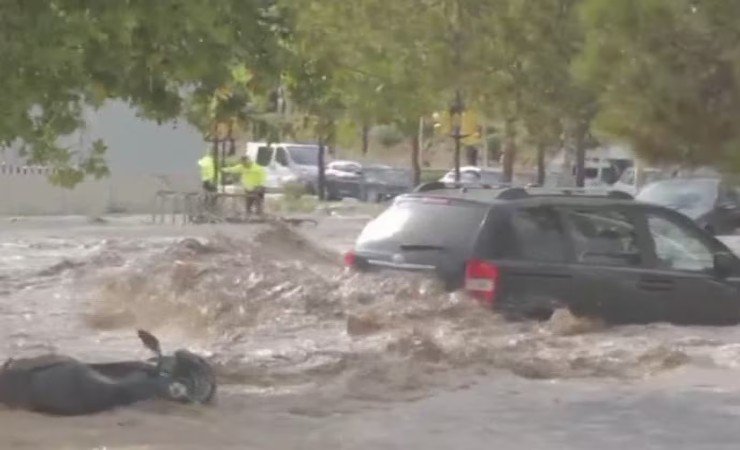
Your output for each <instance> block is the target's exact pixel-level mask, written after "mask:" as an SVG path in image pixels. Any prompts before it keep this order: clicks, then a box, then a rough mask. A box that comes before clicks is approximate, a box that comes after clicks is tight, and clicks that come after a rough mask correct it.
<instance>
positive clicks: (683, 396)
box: [0, 223, 740, 449]
mask: <svg viewBox="0 0 740 450" xmlns="http://www.w3.org/2000/svg"><path fill="white" fill-rule="evenodd" d="M322 226H324V225H323V224H322ZM332 226H333V227H335V228H336V229H335V230H334V231H336V233H334V232H331V233H329V232H326V230H322V231H323V232H324V235H325V236H328V235H335V234H336V235H341V234H342V226H343V225H341V224H336V223H335V224H334V225H332ZM18 230H19V229H18ZM18 230H15V231H13V230H8V232H7V233H6V234H5V236H6V238H4V239H2V240H0V252H2V253H1V255H2V257H1V258H0V337H1V338H2V340H0V359H3V358H6V357H10V356H24V355H31V354H37V353H40V352H49V351H52V352H63V353H67V354H71V355H73V356H76V357H79V358H83V359H87V360H93V359H94V360H110V359H117V358H130V357H143V356H146V352H145V351H144V350H143V349H141V348H140V345H139V344H138V343H137V341H136V338H135V333H134V330H135V329H136V328H146V329H149V330H150V331H153V332H154V333H155V334H158V335H159V336H160V337H161V340H162V341H163V344H164V345H165V347H166V348H167V349H174V348H177V347H178V346H183V347H188V348H190V349H193V350H195V351H198V352H200V353H202V354H204V355H207V356H208V357H209V358H210V360H211V361H212V362H213V364H214V365H215V367H216V368H217V370H218V373H219V376H220V380H221V383H223V385H224V388H223V389H222V394H221V399H220V403H219V404H218V405H217V406H216V407H214V408H199V409H196V408H181V407H174V406H172V405H158V404H155V405H142V406H137V407H134V408H129V409H127V410H121V411H116V412H114V413H110V414H103V415H101V416H96V417H91V418H77V419H64V420H62V419H49V418H46V417H40V416H35V415H29V414H21V413H18V412H11V411H5V412H2V411H0V424H6V425H3V426H4V427H6V428H7V429H8V431H9V434H8V436H9V437H8V439H9V440H8V441H7V443H6V444H7V445H9V446H23V445H31V446H44V445H47V446H52V443H55V442H57V443H58V442H64V443H65V444H68V445H69V448H81V447H84V446H90V447H94V446H102V445H107V446H108V448H113V447H112V446H114V445H134V444H136V445H152V446H155V447H157V448H162V447H167V446H168V445H171V446H172V448H184V447H185V446H186V445H192V448H203V446H207V445H213V446H214V447H216V448H218V447H228V446H234V447H236V448H245V447H250V446H251V447H254V448H416V447H421V446H424V447H425V448H452V447H455V448H490V447H491V446H493V445H494V441H496V442H500V443H501V444H502V445H504V447H502V448H592V447H593V446H594V445H597V443H599V444H598V445H600V446H602V447H606V448H611V446H613V447H614V448H616V447H617V446H620V447H622V446H624V445H628V444H630V445H638V446H639V447H640V448H667V447H668V446H672V448H675V447H676V446H678V447H679V448H692V449H693V448H700V446H701V445H706V448H720V447H722V446H723V445H728V447H727V448H731V447H729V445H730V444H731V443H734V442H735V438H739V437H740V432H737V433H736V432H735V431H734V430H735V429H736V428H737V427H731V426H729V425H728V424H729V423H730V422H731V420H730V419H731V418H734V417H735V416H734V415H735V414H736V413H737V406H740V401H735V400H734V399H735V397H736V396H737V392H738V388H739V387H740V382H738V381H736V378H737V377H738V375H740V368H739V367H738V366H739V365H740V328H738V327H732V328H711V327H707V328H698V327H683V328H682V327H675V326H671V325H667V324H655V325H649V326H627V327H612V328H607V327H604V326H603V325H602V324H599V323H597V322H592V321H583V320H577V319H575V318H573V317H571V316H570V315H568V314H567V313H565V312H558V313H557V314H556V315H555V316H554V317H553V319H551V320H550V321H549V322H545V323H532V322H522V323H507V322H505V321H503V320H501V319H500V318H499V317H497V316H496V315H494V314H492V313H490V312H488V311H485V310H482V309H481V308H480V307H479V306H477V305H476V304H474V303H472V302H471V301H469V300H468V299H467V298H465V297H464V296H461V295H458V294H448V293H445V292H443V291H442V290H441V289H440V288H439V286H437V285H436V284H435V283H434V282H433V281H431V280H428V279H424V278H417V277H414V276H408V275H398V274H394V275H389V274H382V275H367V274H355V273H348V272H346V271H345V270H344V269H343V268H342V267H341V265H339V264H338V262H337V261H338V257H337V255H336V254H332V253H331V252H328V251H325V250H322V249H319V248H318V247H316V246H315V245H313V244H312V242H311V241H309V240H307V239H305V238H303V237H301V236H299V235H298V234H296V233H293V232H291V231H290V230H289V229H287V228H269V227H254V228H252V229H237V228H233V227H232V228H229V227H225V228H221V229H215V230H208V231H202V230H198V231H194V230H191V231H187V230H183V229H177V230H175V229H167V228H149V227H142V226H137V227H131V226H128V227H118V228H116V226H114V225H109V226H103V225H101V226H98V227H90V226H88V227H80V226H77V228H75V227H68V229H67V230H66V231H64V232H58V230H57V231H56V232H52V231H50V230H45V229H44V228H43V227H40V229H38V230H35V231H34V232H27V231H23V232H21V231H18ZM344 234H345V235H346V234H347V233H346V230H345V232H344ZM738 398H740V397H738ZM689 426H691V427H692V428H691V432H690V433H689V432H688V430H687V427H689ZM80 427H82V428H90V429H92V430H97V431H91V432H88V433H83V432H80V431H79V429H80ZM183 427H185V428H188V431H187V432H183V433H182V434H178V433H174V434H173V432H172V430H175V429H182V428H183ZM193 427H195V429H193ZM40 428H43V429H45V430H47V431H46V434H45V433H41V434H38V435H37V434H33V433H31V430H38V429H40ZM196 429H197V430H199V431H196ZM24 430H25V431H24ZM75 430H77V431H75ZM31 435H33V436H35V437H32V436H31ZM2 439H3V437H2V435H0V443H2ZM682 443H684V444H685V445H684V447H681V445H682ZM648 444H649V445H648ZM3 448H4V447H3ZM52 448H55V447H52ZM732 448H734V447H732Z"/></svg>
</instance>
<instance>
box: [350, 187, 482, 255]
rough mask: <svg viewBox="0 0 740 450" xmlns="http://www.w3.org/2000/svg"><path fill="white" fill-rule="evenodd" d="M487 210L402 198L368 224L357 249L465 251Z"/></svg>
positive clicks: (479, 206) (469, 205) (470, 206)
mask: <svg viewBox="0 0 740 450" xmlns="http://www.w3.org/2000/svg"><path fill="white" fill-rule="evenodd" d="M487 212H488V208H487V207H485V206H483V205H479V204H476V203H469V202H461V201H454V200H447V199H424V200H421V199H402V200H399V201H397V202H396V203H394V204H393V206H391V207H390V208H388V209H387V210H386V211H385V212H384V213H382V214H381V215H380V216H378V217H377V218H376V219H375V220H373V221H372V222H370V223H369V224H368V225H367V226H366V227H365V229H364V230H363V232H362V234H361V235H360V237H359V238H358V240H357V249H358V250H370V251H381V252H396V251H398V249H399V248H400V246H402V245H408V246H424V245H433V246H439V247H443V248H445V249H449V250H452V251H460V250H465V249H469V248H470V247H471V246H472V242H473V240H474V239H475V238H476V236H477V234H478V233H477V231H478V228H479V227H480V225H481V223H482V222H483V219H484V218H485V216H486V213H487Z"/></svg>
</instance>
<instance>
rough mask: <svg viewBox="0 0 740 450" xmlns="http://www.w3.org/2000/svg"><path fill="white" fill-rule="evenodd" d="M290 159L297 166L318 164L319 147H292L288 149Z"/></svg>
mask: <svg viewBox="0 0 740 450" xmlns="http://www.w3.org/2000/svg"><path fill="white" fill-rule="evenodd" d="M288 153H290V158H291V159H292V160H293V162H294V163H296V164H297V165H299V166H316V165H318V164H319V147H318V146H315V145H294V146H290V147H288Z"/></svg>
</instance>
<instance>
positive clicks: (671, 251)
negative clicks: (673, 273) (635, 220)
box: [648, 213, 714, 272]
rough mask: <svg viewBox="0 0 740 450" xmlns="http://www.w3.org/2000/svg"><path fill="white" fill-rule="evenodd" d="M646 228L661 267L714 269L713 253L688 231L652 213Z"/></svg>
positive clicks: (702, 270) (689, 269)
mask: <svg viewBox="0 0 740 450" xmlns="http://www.w3.org/2000/svg"><path fill="white" fill-rule="evenodd" d="M648 227H649V228H650V234H651V235H652V237H653V242H654V243H655V254H656V256H657V257H658V263H659V264H660V265H661V267H664V268H669V269H675V270H687V271H695V272H708V271H711V270H712V268H713V267H714V253H713V252H712V249H710V248H709V247H707V246H706V245H705V244H704V243H703V242H702V241H701V240H700V239H699V238H698V237H697V236H695V235H694V234H695V233H692V232H691V230H690V229H688V228H686V227H684V226H682V225H680V224H678V223H675V222H673V221H671V220H669V219H667V218H665V217H663V216H660V215H656V214H654V213H650V214H648Z"/></svg>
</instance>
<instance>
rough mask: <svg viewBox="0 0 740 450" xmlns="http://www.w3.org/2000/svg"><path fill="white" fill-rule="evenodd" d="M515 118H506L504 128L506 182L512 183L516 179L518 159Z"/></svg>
mask: <svg viewBox="0 0 740 450" xmlns="http://www.w3.org/2000/svg"><path fill="white" fill-rule="evenodd" d="M514 125H515V122H514V119H507V120H506V129H505V130H504V134H505V136H504V161H503V166H504V183H511V182H512V180H513V179H514V160H515V159H516V130H515V129H514Z"/></svg>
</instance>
